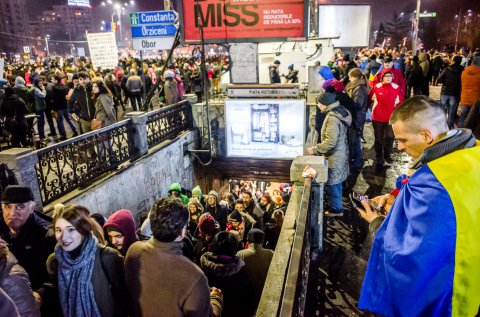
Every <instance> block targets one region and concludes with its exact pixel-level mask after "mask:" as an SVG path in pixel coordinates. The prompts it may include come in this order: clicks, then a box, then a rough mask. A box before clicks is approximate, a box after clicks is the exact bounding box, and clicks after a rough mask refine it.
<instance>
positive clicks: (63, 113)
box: [57, 109, 78, 137]
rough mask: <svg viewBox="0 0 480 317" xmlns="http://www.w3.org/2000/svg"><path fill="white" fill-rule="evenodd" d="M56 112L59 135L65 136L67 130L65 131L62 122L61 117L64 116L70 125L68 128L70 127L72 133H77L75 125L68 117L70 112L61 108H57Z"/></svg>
mask: <svg viewBox="0 0 480 317" xmlns="http://www.w3.org/2000/svg"><path fill="white" fill-rule="evenodd" d="M57 113H58V119H57V120H58V121H57V125H58V131H60V135H62V136H63V137H66V136H67V131H65V126H64V124H63V119H64V118H65V121H67V123H68V125H69V126H70V129H72V131H73V133H78V131H77V127H76V126H75V124H74V123H73V122H72V118H71V117H70V113H69V112H68V110H67V109H62V110H57Z"/></svg>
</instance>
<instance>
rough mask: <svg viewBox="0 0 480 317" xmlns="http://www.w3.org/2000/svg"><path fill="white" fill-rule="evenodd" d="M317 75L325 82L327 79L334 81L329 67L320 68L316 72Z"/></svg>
mask: <svg viewBox="0 0 480 317" xmlns="http://www.w3.org/2000/svg"><path fill="white" fill-rule="evenodd" d="M318 73H319V74H320V76H322V77H323V79H325V80H329V79H334V78H335V77H334V76H333V73H332V70H331V69H330V67H328V66H322V67H321V68H320V70H319V71H318Z"/></svg>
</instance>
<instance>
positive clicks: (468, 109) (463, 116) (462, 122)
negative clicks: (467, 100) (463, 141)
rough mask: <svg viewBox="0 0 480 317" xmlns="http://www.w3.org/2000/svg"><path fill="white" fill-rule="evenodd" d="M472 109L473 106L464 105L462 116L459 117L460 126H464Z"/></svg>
mask: <svg viewBox="0 0 480 317" xmlns="http://www.w3.org/2000/svg"><path fill="white" fill-rule="evenodd" d="M470 109H472V106H469V107H467V106H464V105H462V112H461V113H460V118H458V127H459V128H463V126H464V125H465V120H466V119H467V117H468V113H469V112H470Z"/></svg>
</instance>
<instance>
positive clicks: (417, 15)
mask: <svg viewBox="0 0 480 317" xmlns="http://www.w3.org/2000/svg"><path fill="white" fill-rule="evenodd" d="M421 2H422V0H417V10H415V11H414V13H415V28H414V30H413V43H412V53H413V55H414V56H415V55H417V41H418V22H420V5H421Z"/></svg>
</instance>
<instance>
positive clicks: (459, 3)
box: [27, 0, 480, 29]
mask: <svg viewBox="0 0 480 317" xmlns="http://www.w3.org/2000/svg"><path fill="white" fill-rule="evenodd" d="M113 1H114V2H115V0H113ZM126 1H127V0H123V1H120V2H126ZM135 2H136V5H135V7H134V8H133V10H134V11H149V10H161V9H162V8H163V0H135ZM171 2H172V4H173V6H174V7H175V6H176V3H177V2H178V0H171ZM66 3H67V0H43V1H38V0H27V5H28V7H29V8H32V10H31V11H30V12H29V14H30V18H31V19H34V18H35V17H36V16H37V15H38V14H40V13H41V11H42V10H45V9H49V7H50V6H51V5H52V4H66ZM100 3H101V0H91V4H92V6H93V10H94V11H93V12H94V18H95V20H97V21H99V20H102V19H107V18H108V14H106V13H105V12H104V11H105V9H104V8H103V7H98V9H97V6H99V5H100ZM318 3H319V4H372V26H373V28H374V29H376V28H377V27H378V25H379V24H380V22H385V21H388V19H390V18H391V17H392V15H393V12H394V11H397V13H400V12H402V11H403V12H413V11H414V10H415V8H416V0H318ZM460 9H462V11H463V12H465V11H466V10H468V9H471V10H474V11H475V12H480V0H422V6H421V11H424V10H427V11H435V12H437V14H438V18H439V19H447V18H453V16H454V15H455V14H458V12H459V10H460ZM103 15H105V17H102V16H103Z"/></svg>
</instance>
